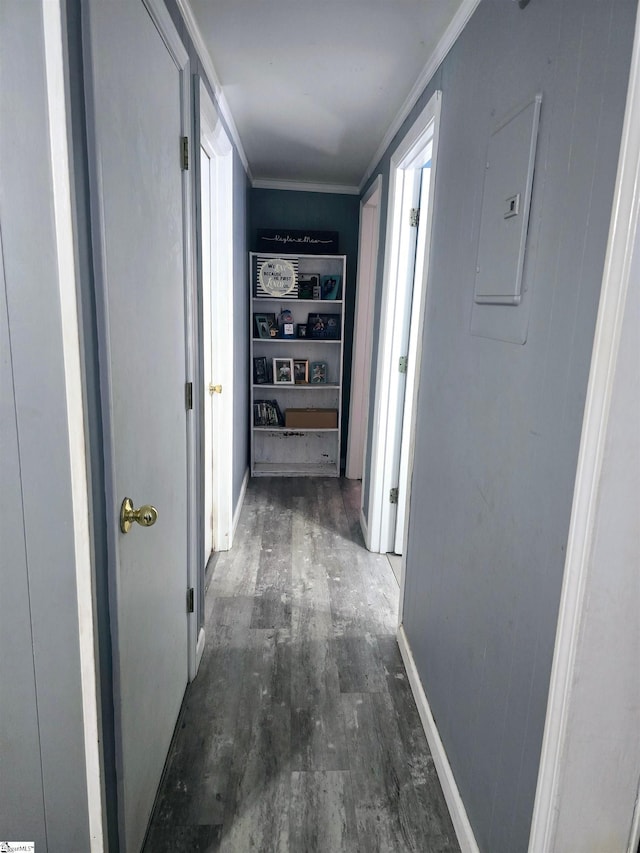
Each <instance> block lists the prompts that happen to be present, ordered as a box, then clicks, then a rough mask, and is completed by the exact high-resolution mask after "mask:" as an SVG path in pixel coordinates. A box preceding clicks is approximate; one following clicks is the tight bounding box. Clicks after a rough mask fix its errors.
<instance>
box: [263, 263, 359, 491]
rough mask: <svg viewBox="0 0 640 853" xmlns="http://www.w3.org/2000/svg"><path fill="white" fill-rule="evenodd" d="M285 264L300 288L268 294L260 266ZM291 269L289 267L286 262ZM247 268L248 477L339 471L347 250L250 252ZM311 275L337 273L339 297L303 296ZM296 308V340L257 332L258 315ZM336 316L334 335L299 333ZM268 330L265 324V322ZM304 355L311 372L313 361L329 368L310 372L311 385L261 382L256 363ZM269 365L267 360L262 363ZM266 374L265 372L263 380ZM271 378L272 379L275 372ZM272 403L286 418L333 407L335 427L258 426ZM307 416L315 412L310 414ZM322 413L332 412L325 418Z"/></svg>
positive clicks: (333, 474)
mask: <svg viewBox="0 0 640 853" xmlns="http://www.w3.org/2000/svg"><path fill="white" fill-rule="evenodd" d="M278 260H282V261H288V262H289V264H290V265H291V266H293V267H294V268H295V277H296V287H295V288H294V289H293V291H290V292H289V293H287V294H286V295H284V296H273V295H270V294H268V293H265V292H264V289H263V288H262V287H261V284H260V269H261V267H262V264H263V263H265V261H273V262H277V261H278ZM286 266H287V269H289V268H290V266H289V265H286ZM249 269H250V319H251V358H250V361H249V365H250V371H251V374H250V388H251V394H250V400H251V404H250V413H249V417H250V430H251V475H252V476H254V477H260V476H263V477H264V476H280V477H300V476H314V477H316V476H324V477H338V476H339V475H340V440H341V435H340V423H341V415H342V374H343V354H344V289H345V285H346V259H345V256H344V255H300V254H296V255H289V254H282V255H278V254H265V253H256V252H251V253H250V256H249ZM308 276H318V280H319V282H321V281H322V279H323V277H333V276H339V277H340V290H339V293H338V297H339V298H335V299H307V298H305V299H300V298H298V296H297V294H298V292H299V286H300V282H301V281H303V280H304V279H305V278H307V277H308ZM285 310H288V311H290V312H291V319H292V322H293V335H294V336H293V337H284V336H282V328H281V327H279V328H278V335H277V336H273V337H272V336H269V337H265V336H263V337H260V334H259V327H258V324H257V321H256V317H264V316H268V317H271V315H273V316H275V318H276V322H277V319H278V318H279V317H280V316H281V314H282V312H283V311H285ZM318 314H319V315H323V314H329V315H337V325H338V331H337V337H336V338H335V339H322V338H314V337H311V336H310V332H311V330H310V329H309V330H307V336H306V337H298V336H297V335H298V327H299V326H300V325H306V324H307V321H308V319H309V316H310V315H318ZM261 331H262V334H263V335H264V324H262V329H261ZM289 358H291V359H294V360H306V361H308V364H309V371H311V365H312V364H314V363H315V364H318V363H324V364H325V365H326V372H325V379H326V381H325V382H323V383H316V382H313V381H312V379H313V377H312V376H311V375H309V377H308V379H309V381H308V382H306V383H294V384H287V383H282V382H274V381H266V382H265V381H256V374H255V361H256V360H257V359H266V364H267V366H268V368H269V369H271V370H272V368H273V360H274V359H289ZM262 364H264V362H262ZM261 378H262V379H264V377H261ZM270 378H272V377H270ZM265 400H266V401H275V402H276V404H277V408H278V409H279V411H280V413H281V415H282V419H283V421H284V418H285V417H286V412H287V410H292V409H298V410H299V409H305V410H307V409H314V410H330V411H332V412H335V413H336V415H335V424H336V426H335V427H334V426H330V427H327V426H303V427H297V426H296V427H293V426H285V425H284V423H280V424H278V425H277V426H276V425H274V424H271V425H264V424H260V423H259V420H260V414H259V411H260V402H259V401H265ZM308 416H309V417H314V415H313V414H311V413H309V415H308ZM325 417H327V416H326V415H325Z"/></svg>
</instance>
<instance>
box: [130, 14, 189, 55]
mask: <svg viewBox="0 0 640 853" xmlns="http://www.w3.org/2000/svg"><path fill="white" fill-rule="evenodd" d="M142 2H143V3H144V6H145V8H146V10H147V12H148V13H149V15H151V20H152V21H153V23H154V24H155V25H156V29H157V30H158V32H159V33H160V37H161V39H162V41H163V42H164V43H165V45H166V46H167V49H168V51H169V53H170V54H171V57H172V58H173V61H174V62H175V64H176V65H177V66H178V68H180V69H182V68H185V67H187V66H188V65H189V54H188V53H187V49H186V47H185V46H184V44H183V42H182V39H181V38H180V36H179V35H178V31H177V30H176V28H175V27H174V25H173V20H172V18H171V15H170V14H169V11H168V9H167V7H166V6H165V4H164V3H163V0H142Z"/></svg>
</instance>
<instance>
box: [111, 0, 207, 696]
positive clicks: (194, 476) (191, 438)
mask: <svg viewBox="0 0 640 853" xmlns="http://www.w3.org/2000/svg"><path fill="white" fill-rule="evenodd" d="M142 2H143V3H144V5H145V7H146V9H147V10H148V12H149V14H150V16H151V19H152V20H153V22H154V24H155V25H156V27H157V29H158V32H159V33H160V35H161V37H162V40H163V41H164V43H165V45H166V46H167V49H168V51H169V53H170V54H171V56H172V57H173V60H174V62H175V63H176V65H177V66H178V68H180V70H181V72H182V73H181V121H182V134H183V136H186V137H187V138H188V137H189V135H190V132H191V131H190V128H191V126H192V96H191V74H190V70H189V69H190V60H189V54H188V53H187V51H186V48H185V46H184V44H183V43H182V40H181V38H180V36H179V34H178V31H177V30H176V28H175V26H174V23H173V20H172V19H171V15H170V14H169V12H168V10H167V7H166V6H165V4H164V2H163V0H142ZM191 174H192V173H191V172H188V171H184V172H183V175H182V211H183V212H182V228H183V233H184V241H183V245H184V250H183V251H184V291H185V324H186V328H185V344H186V346H185V376H186V381H187V382H191V383H193V381H194V378H195V376H196V348H195V341H196V337H195V328H196V305H197V300H196V279H195V241H194V232H193V214H192V210H193V206H192V205H193V191H192V178H191ZM198 434H199V429H198V423H197V418H196V413H195V411H194V410H193V409H188V410H187V555H186V557H187V586H188V587H191V588H193V590H194V597H195V600H196V601H197V600H198V594H199V589H200V585H201V581H200V572H199V571H198V568H199V560H198V551H199V549H198V520H197V509H196V508H197V506H198V499H197V483H198V465H197V454H196V448H197V446H198ZM112 454H113V450H112V448H111V447H109V456H110V457H111V458H112ZM110 464H112V463H110ZM187 656H188V659H187V674H188V678H189V681H193V679H194V678H195V677H196V674H197V672H198V663H199V658H198V613H197V608H195V607H194V609H193V612H192V613H189V614H188V615H187Z"/></svg>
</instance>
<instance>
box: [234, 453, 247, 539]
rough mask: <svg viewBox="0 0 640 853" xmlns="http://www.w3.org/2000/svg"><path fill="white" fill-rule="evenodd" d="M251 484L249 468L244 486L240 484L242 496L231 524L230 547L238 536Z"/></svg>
mask: <svg viewBox="0 0 640 853" xmlns="http://www.w3.org/2000/svg"><path fill="white" fill-rule="evenodd" d="M248 485H249V469H248V468H247V470H246V471H245V472H244V477H243V479H242V486H240V497H239V498H238V503H237V504H236V509H235V512H234V513H233V525H232V526H231V537H230V542H229V548H231V546H232V545H233V540H234V539H235V538H236V529H237V527H238V522H239V521H240V513H241V512H242V505H243V504H244V496H245V495H246V493H247V486H248Z"/></svg>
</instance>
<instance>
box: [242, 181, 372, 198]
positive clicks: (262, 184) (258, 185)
mask: <svg viewBox="0 0 640 853" xmlns="http://www.w3.org/2000/svg"><path fill="white" fill-rule="evenodd" d="M251 186H252V187H253V188H254V189H256V190H292V191H293V192H305V193H335V194H339V195H360V187H352V186H347V185H345V184H314V183H310V182H308V181H277V180H269V179H262V178H256V179H255V180H254V181H252V183H251Z"/></svg>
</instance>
